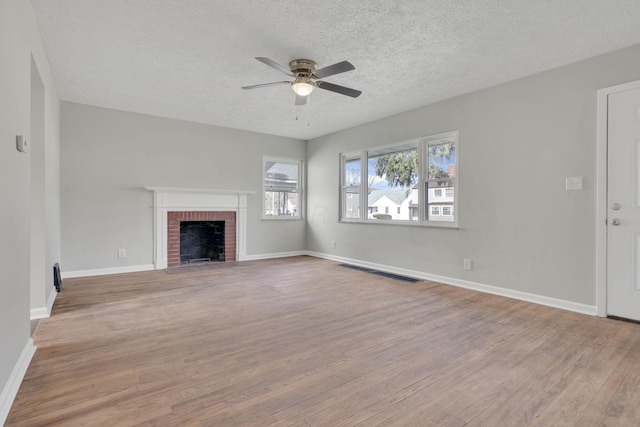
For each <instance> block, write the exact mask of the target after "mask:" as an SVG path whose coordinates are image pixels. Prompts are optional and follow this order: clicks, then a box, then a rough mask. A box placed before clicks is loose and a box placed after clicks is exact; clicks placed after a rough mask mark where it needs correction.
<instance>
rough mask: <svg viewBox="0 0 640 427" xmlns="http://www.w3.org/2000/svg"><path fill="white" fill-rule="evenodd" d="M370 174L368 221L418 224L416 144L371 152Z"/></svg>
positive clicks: (368, 164)
mask: <svg viewBox="0 0 640 427" xmlns="http://www.w3.org/2000/svg"><path fill="white" fill-rule="evenodd" d="M367 170H368V173H367V185H368V192H369V195H368V198H367V206H368V212H369V215H368V218H369V219H379V220H404V221H410V220H413V221H417V220H418V215H417V210H418V203H419V201H418V182H419V176H418V149H417V144H416V143H408V144H404V145H402V146H394V147H391V148H386V149H381V150H376V151H370V152H369V154H368V158H367ZM414 208H415V209H414ZM379 212H384V213H379Z"/></svg>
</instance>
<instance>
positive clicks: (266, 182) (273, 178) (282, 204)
mask: <svg viewBox="0 0 640 427" xmlns="http://www.w3.org/2000/svg"><path fill="white" fill-rule="evenodd" d="M300 170H301V162H300V161H298V160H282V159H270V158H265V159H264V162H263V172H264V174H263V189H264V191H263V194H264V197H263V211H262V214H263V219H300V218H301V217H302V216H301V213H302V209H301V202H300V201H301V197H300V188H301V185H300V176H301V173H300Z"/></svg>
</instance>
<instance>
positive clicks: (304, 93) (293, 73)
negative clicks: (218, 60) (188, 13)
mask: <svg viewBox="0 0 640 427" xmlns="http://www.w3.org/2000/svg"><path fill="white" fill-rule="evenodd" d="M256 59H257V60H258V61H260V62H262V63H264V64H266V65H268V66H269V67H271V68H273V69H275V70H278V71H280V72H281V73H284V74H286V75H287V76H289V77H293V78H294V80H293V81H288V80H285V81H280V82H272V83H262V84H257V85H252V86H243V87H242V89H257V88H261V87H268V86H276V85H283V84H286V85H290V86H291V88H292V89H293V91H294V92H295V93H296V105H305V104H306V103H307V97H308V96H309V94H310V93H311V92H313V90H314V89H315V88H320V89H324V90H329V91H331V92H335V93H339V94H341V95H346V96H350V97H352V98H357V97H358V96H360V94H361V93H362V92H361V91H359V90H356V89H351V88H348V87H345V86H340V85H337V84H333V83H329V82H325V81H323V80H318V79H322V78H325V77H329V76H333V75H336V74H340V73H345V72H347V71H351V70H355V68H356V67H354V66H353V64H351V63H350V62H349V61H342V62H338V63H336V64H333V65H329V66H328V67H324V68H320V69H318V68H317V66H316V63H315V62H314V61H312V60H310V59H294V60H293V61H291V62H289V68H286V67H284V66H282V65H280V64H278V63H277V62H275V61H273V60H271V59H269V58H264V57H256Z"/></svg>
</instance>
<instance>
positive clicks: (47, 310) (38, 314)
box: [31, 288, 58, 320]
mask: <svg viewBox="0 0 640 427" xmlns="http://www.w3.org/2000/svg"><path fill="white" fill-rule="evenodd" d="M56 296H58V292H57V291H56V289H55V288H53V289H52V291H51V293H50V294H49V299H48V300H47V306H46V307H38V308H32V309H31V320H36V319H46V318H47V317H49V316H51V309H52V308H53V303H54V302H55V301H56Z"/></svg>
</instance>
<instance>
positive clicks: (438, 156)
mask: <svg viewBox="0 0 640 427" xmlns="http://www.w3.org/2000/svg"><path fill="white" fill-rule="evenodd" d="M423 141H424V142H423V143H424V149H425V151H426V154H425V157H426V159H425V160H426V168H427V179H425V180H424V189H425V190H424V192H425V194H426V195H427V197H426V199H425V203H426V205H427V207H428V206H431V204H432V203H440V204H442V203H443V202H444V200H443V195H444V196H445V197H446V198H447V201H450V202H452V203H454V204H455V186H456V158H457V142H458V133H457V132H448V133H445V134H440V135H434V136H430V137H426V138H423ZM425 211H426V212H427V216H426V217H425V220H426V221H432V220H437V221H447V222H455V221H456V218H455V216H454V215H453V212H454V210H453V208H451V207H449V208H448V212H449V213H448V214H445V211H444V207H443V210H442V215H441V216H440V217H439V218H430V217H429V209H426V210H425ZM438 214H440V210H439V212H438ZM432 215H433V216H435V214H432Z"/></svg>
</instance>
